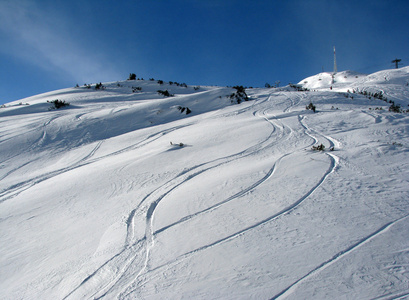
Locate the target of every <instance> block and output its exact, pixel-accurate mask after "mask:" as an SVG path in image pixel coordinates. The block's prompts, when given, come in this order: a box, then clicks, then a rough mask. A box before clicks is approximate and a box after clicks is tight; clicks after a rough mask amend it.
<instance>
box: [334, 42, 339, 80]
mask: <svg viewBox="0 0 409 300" xmlns="http://www.w3.org/2000/svg"><path fill="white" fill-rule="evenodd" d="M337 72H338V70H337V57H336V55H335V46H334V74H335V73H337Z"/></svg>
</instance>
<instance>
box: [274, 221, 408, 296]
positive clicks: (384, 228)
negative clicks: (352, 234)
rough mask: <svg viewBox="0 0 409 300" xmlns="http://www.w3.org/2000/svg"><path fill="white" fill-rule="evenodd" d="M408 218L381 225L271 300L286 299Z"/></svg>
mask: <svg viewBox="0 0 409 300" xmlns="http://www.w3.org/2000/svg"><path fill="white" fill-rule="evenodd" d="M408 216H409V215H406V216H404V217H401V218H399V219H397V220H395V221H392V222H389V223H387V224H385V225H383V226H382V227H380V228H379V229H377V230H376V231H374V232H373V233H371V234H369V235H368V236H366V237H364V238H362V239H361V240H359V241H358V242H356V243H355V244H353V245H351V246H349V247H347V248H346V249H344V250H342V251H340V252H338V253H337V254H335V255H334V256H332V257H331V258H330V259H328V260H326V261H324V262H323V263H322V264H320V265H319V266H317V267H316V268H314V269H313V270H311V271H310V272H308V273H307V274H306V275H304V276H303V277H301V278H300V279H298V280H297V281H295V282H294V283H292V284H291V285H290V286H288V287H287V288H285V289H284V290H282V291H281V292H279V293H278V294H277V295H275V296H273V297H272V298H271V299H281V298H283V297H286V296H288V295H289V294H291V293H293V292H294V290H295V289H296V288H297V287H298V285H299V284H301V283H302V282H304V281H305V280H307V279H308V278H309V277H311V276H314V275H315V274H317V273H319V272H321V271H322V270H324V269H326V268H327V267H329V266H331V265H332V264H334V263H336V262H337V261H339V260H340V259H342V258H343V257H344V256H346V255H348V254H349V253H351V252H352V251H354V250H356V249H358V248H359V247H361V246H363V245H365V244H367V243H368V242H370V241H371V240H372V239H374V238H376V237H377V236H378V235H381V234H382V233H384V232H386V231H388V230H389V229H390V228H391V227H392V226H393V225H395V224H396V223H398V222H400V221H402V220H403V219H406V218H407V217H408Z"/></svg>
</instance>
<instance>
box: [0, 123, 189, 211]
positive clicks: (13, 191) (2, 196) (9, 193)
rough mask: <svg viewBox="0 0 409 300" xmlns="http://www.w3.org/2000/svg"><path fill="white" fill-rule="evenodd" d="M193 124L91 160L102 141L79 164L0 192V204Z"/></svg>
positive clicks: (150, 137) (151, 136)
mask: <svg viewBox="0 0 409 300" xmlns="http://www.w3.org/2000/svg"><path fill="white" fill-rule="evenodd" d="M191 124H192V123H188V124H185V125H180V126H175V127H172V128H168V129H165V130H161V131H159V132H157V133H154V134H152V135H149V136H148V137H146V138H145V139H143V140H142V141H140V142H138V143H136V144H134V145H131V146H128V147H125V148H123V149H121V150H118V151H115V152H112V153H109V154H107V155H104V156H102V157H98V158H94V159H90V158H91V157H92V156H94V155H95V153H96V152H97V150H98V149H99V147H100V146H101V144H102V142H103V140H102V141H100V142H98V144H97V146H96V147H95V148H94V149H93V150H92V151H91V152H90V153H89V154H88V155H87V156H86V157H84V158H82V159H81V160H79V161H78V162H76V163H74V164H72V165H71V166H67V167H65V168H62V169H58V170H55V171H51V172H48V173H45V174H43V175H39V176H36V177H34V178H32V179H29V180H26V181H23V182H20V183H17V184H15V185H13V186H10V187H8V188H7V189H5V190H4V191H3V192H0V203H2V202H4V201H7V200H9V199H12V198H14V197H16V196H18V195H19V194H20V193H22V192H24V191H26V190H28V189H30V188H31V187H33V186H34V185H36V184H38V183H41V182H43V181H45V180H48V179H51V178H53V177H55V176H58V175H61V174H63V173H65V172H69V171H72V170H74V169H77V168H80V167H83V166H86V165H89V164H92V163H94V162H97V161H100V160H103V159H105V158H107V157H112V156H116V155H118V154H122V153H125V152H127V151H131V150H136V149H138V148H141V147H143V146H145V145H147V144H149V143H152V142H153V141H155V140H157V139H159V138H161V137H162V136H164V135H166V134H168V133H170V132H172V131H174V130H178V129H180V128H183V127H186V126H189V125H191ZM21 167H23V166H20V167H19V168H21ZM19 168H17V169H14V170H12V172H15V171H17V170H18V169H19ZM9 173H10V172H9ZM3 178H4V177H3Z"/></svg>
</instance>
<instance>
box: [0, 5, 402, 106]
mask: <svg viewBox="0 0 409 300" xmlns="http://www.w3.org/2000/svg"><path fill="white" fill-rule="evenodd" d="M408 28H409V1H406V0H404V1H397V0H384V1H381V0H378V1H369V0H368V1H361V0H355V1H350V0H342V1H341V0H340V1H338V0H303V1H300V0H288V1H285V0H281V1H274V0H270V1H261V0H247V1H240V0H202V1H199V0H167V1H166V0H154V1H153V0H121V1H107V0H98V1H94V0H87V1H84V0H80V1H79V0H78V1H77V0H71V1H62V0H0V41H1V47H0V103H7V102H10V101H14V100H18V99H21V98H24V97H28V96H31V95H35V94H39V93H42V92H47V91H51V90H55V89H60V88H66V87H72V86H75V85H76V84H77V83H78V84H79V85H83V84H84V83H95V82H107V81H117V80H124V79H126V78H127V77H128V75H129V73H135V74H137V76H138V77H143V78H145V79H148V78H155V79H162V80H164V81H177V82H185V83H187V84H191V85H219V86H230V85H244V86H254V87H262V86H264V84H265V83H266V82H269V83H270V84H273V83H274V82H275V81H278V80H279V81H281V85H285V84H288V83H289V82H299V81H300V80H302V79H304V78H305V77H308V76H311V75H315V74H317V73H320V72H321V71H322V70H324V71H332V69H333V52H332V48H333V46H334V45H335V46H336V49H337V63H338V71H341V70H354V71H358V72H363V73H372V72H375V71H378V70H381V69H388V68H393V67H394V66H393V64H392V63H391V60H393V59H394V58H400V59H402V62H401V64H400V65H401V66H407V65H409V34H408Z"/></svg>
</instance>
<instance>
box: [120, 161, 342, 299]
mask: <svg viewBox="0 0 409 300" xmlns="http://www.w3.org/2000/svg"><path fill="white" fill-rule="evenodd" d="M287 155H289V154H287ZM328 157H329V158H330V160H331V163H330V167H329V168H328V170H327V171H326V172H325V174H324V175H323V176H322V177H321V179H320V180H319V181H318V182H317V183H316V184H315V185H314V186H313V187H312V188H311V189H310V190H309V191H308V192H307V193H306V194H304V195H303V196H302V197H300V198H299V199H298V200H297V201H295V202H294V203H292V204H291V205H289V206H287V207H286V208H284V209H282V210H281V211H279V212H278V213H276V214H274V215H271V216H269V217H268V218H265V219H263V220H261V221H259V222H256V223H254V224H253V225H251V226H249V227H246V228H244V229H242V230H239V231H237V232H235V233H233V234H231V235H228V236H226V237H223V238H221V239H218V240H217V241H214V242H213V243H210V244H207V245H204V246H201V247H199V248H196V249H194V250H192V251H189V252H187V253H184V254H182V255H180V256H178V257H176V258H175V259H173V260H172V261H170V262H167V263H165V264H163V265H160V266H158V267H156V268H154V269H152V270H150V272H153V271H156V270H160V269H162V268H164V267H168V266H169V265H173V264H175V263H177V262H179V261H180V260H184V259H187V258H189V257H190V256H192V255H194V254H197V253H199V252H202V251H204V250H207V249H209V248H212V247H215V246H217V245H220V244H222V243H224V242H228V241H230V240H233V239H235V238H237V237H239V236H241V235H243V234H245V233H246V232H248V231H250V230H253V229H255V228H257V227H259V226H262V225H264V224H266V223H268V222H271V221H273V220H276V219H278V218H280V217H282V216H284V215H286V214H289V213H291V212H292V211H293V210H295V209H296V208H297V207H298V206H299V205H300V204H301V203H303V202H304V201H305V200H306V199H307V198H308V197H310V196H311V195H312V194H313V193H314V192H315V191H316V190H317V189H318V188H319V187H320V186H321V185H322V184H323V183H324V181H325V180H326V178H327V177H328V176H329V175H330V174H331V173H333V172H334V171H335V170H336V168H337V160H336V159H335V158H334V157H333V156H332V155H328ZM130 293H132V291H131V292H129V293H127V294H126V295H129V294H130ZM126 295H125V296H126Z"/></svg>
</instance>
